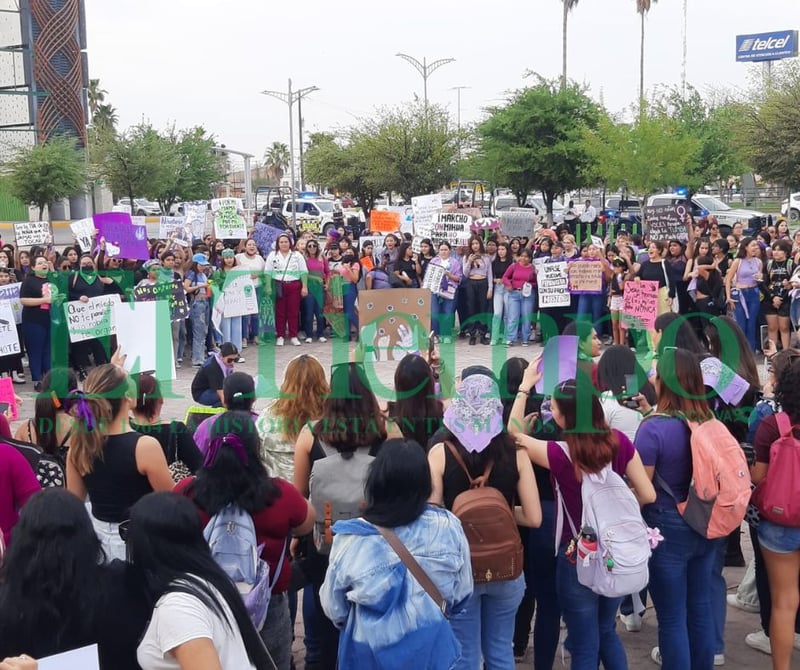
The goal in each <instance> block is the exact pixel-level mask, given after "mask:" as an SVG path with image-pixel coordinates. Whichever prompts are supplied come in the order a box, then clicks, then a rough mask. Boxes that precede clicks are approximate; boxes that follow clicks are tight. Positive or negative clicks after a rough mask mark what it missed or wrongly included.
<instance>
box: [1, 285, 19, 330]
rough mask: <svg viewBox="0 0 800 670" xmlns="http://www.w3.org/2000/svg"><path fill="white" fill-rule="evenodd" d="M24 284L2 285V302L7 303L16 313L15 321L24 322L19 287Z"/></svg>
mask: <svg viewBox="0 0 800 670" xmlns="http://www.w3.org/2000/svg"><path fill="white" fill-rule="evenodd" d="M21 287H22V284H20V283H16V284H6V285H5V286H0V303H6V304H8V305H9V306H10V307H11V311H12V312H13V313H14V322H15V323H22V303H21V302H20V301H19V289H20V288H21Z"/></svg>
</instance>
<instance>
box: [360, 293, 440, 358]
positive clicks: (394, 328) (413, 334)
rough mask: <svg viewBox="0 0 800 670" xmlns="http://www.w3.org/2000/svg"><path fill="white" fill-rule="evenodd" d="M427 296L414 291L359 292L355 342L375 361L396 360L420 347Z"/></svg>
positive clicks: (427, 318) (426, 328)
mask: <svg viewBox="0 0 800 670" xmlns="http://www.w3.org/2000/svg"><path fill="white" fill-rule="evenodd" d="M430 302H431V294H430V292H429V291H426V290H423V289H418V288H405V289H403V288H400V289H393V290H391V291H386V290H380V289H378V290H373V291H359V294H358V306H359V323H360V325H361V332H360V335H359V338H360V339H361V341H362V342H363V343H364V345H365V347H366V349H367V350H368V351H371V352H374V354H375V358H376V359H377V360H400V359H401V358H403V357H404V356H405V355H407V354H409V353H410V352H412V351H419V350H420V349H422V348H423V347H424V345H423V344H422V338H424V336H425V335H427V333H428V332H429V331H430V324H431V305H430Z"/></svg>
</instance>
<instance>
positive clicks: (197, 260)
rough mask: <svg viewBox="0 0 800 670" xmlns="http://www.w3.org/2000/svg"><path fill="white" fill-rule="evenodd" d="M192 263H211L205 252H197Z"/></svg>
mask: <svg viewBox="0 0 800 670" xmlns="http://www.w3.org/2000/svg"><path fill="white" fill-rule="evenodd" d="M192 263H197V264H198V265H211V264H210V263H209V262H208V259H207V258H206V255H205V254H195V255H194V256H192Z"/></svg>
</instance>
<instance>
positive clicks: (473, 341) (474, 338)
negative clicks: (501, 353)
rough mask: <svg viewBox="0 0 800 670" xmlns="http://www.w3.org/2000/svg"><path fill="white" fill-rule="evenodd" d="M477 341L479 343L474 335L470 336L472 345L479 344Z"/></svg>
mask: <svg viewBox="0 0 800 670" xmlns="http://www.w3.org/2000/svg"><path fill="white" fill-rule="evenodd" d="M477 341H478V338H477V337H475V336H474V335H470V336H469V343H470V344H475V343H477Z"/></svg>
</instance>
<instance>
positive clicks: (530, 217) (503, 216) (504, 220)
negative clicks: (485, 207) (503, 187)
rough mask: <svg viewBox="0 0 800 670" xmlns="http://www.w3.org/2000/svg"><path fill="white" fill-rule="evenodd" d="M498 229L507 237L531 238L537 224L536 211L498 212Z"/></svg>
mask: <svg viewBox="0 0 800 670" xmlns="http://www.w3.org/2000/svg"><path fill="white" fill-rule="evenodd" d="M499 216H500V228H502V230H503V233H504V234H506V235H508V236H509V237H531V236H532V235H533V228H534V225H535V224H536V222H537V220H538V219H537V216H536V211H535V210H533V209H519V210H512V211H507V212H506V211H503V212H500V214H499Z"/></svg>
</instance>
